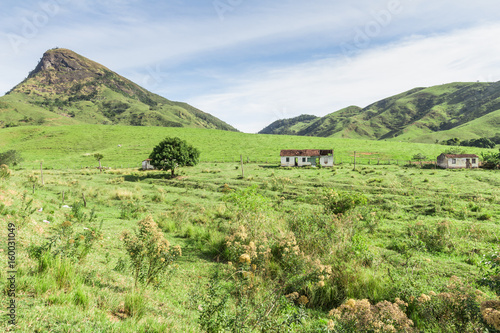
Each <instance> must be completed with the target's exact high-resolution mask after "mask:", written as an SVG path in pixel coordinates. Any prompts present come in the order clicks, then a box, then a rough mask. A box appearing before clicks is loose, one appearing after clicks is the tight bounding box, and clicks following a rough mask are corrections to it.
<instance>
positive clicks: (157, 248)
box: [122, 216, 182, 286]
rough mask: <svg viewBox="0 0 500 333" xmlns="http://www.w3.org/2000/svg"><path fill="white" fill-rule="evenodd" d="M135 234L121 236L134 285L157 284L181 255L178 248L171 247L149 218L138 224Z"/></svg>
mask: <svg viewBox="0 0 500 333" xmlns="http://www.w3.org/2000/svg"><path fill="white" fill-rule="evenodd" d="M137 224H138V226H139V230H137V231H136V232H135V234H132V233H130V232H129V231H124V232H123V234H122V239H123V243H124V245H125V250H126V251H127V253H128V255H129V257H130V261H131V268H132V270H133V272H134V279H135V285H137V283H138V282H140V283H144V284H145V285H146V286H148V285H149V284H151V283H153V282H154V283H155V284H158V283H159V280H158V278H159V277H160V276H161V275H162V274H163V273H165V271H166V269H167V268H168V267H169V266H170V265H171V264H172V263H173V262H174V261H175V260H176V259H177V258H178V257H179V256H181V255H182V251H181V248H180V246H178V245H176V246H173V247H171V246H170V243H169V242H168V241H167V240H166V239H165V237H164V236H163V232H162V231H161V230H160V228H158V225H157V224H156V223H155V221H154V220H153V218H152V217H151V216H148V217H146V218H145V219H144V220H141V221H139V222H138V223H137Z"/></svg>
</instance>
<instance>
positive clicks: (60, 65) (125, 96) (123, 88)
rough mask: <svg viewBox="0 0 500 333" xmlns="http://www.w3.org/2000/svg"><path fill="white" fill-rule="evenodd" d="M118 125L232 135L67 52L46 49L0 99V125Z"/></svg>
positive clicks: (207, 117)
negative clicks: (22, 79)
mask: <svg viewBox="0 0 500 333" xmlns="http://www.w3.org/2000/svg"><path fill="white" fill-rule="evenodd" d="M35 124H37V125H42V124H43V125H69V124H121V125H133V126H164V127H196V128H213V129H221V130H228V131H236V129H235V128H233V127H232V126H230V125H228V124H226V123H225V122H223V121H221V120H220V119H217V118H216V117H214V116H212V115H210V114H208V113H205V112H203V111H201V110H198V109H196V108H195V107H192V106H190V105H188V104H186V103H181V102H173V101H170V100H168V99H166V98H164V97H161V96H159V95H156V94H153V93H151V92H149V91H147V90H145V89H144V88H142V87H140V86H138V85H137V84H135V83H133V82H131V81H130V80H128V79H126V78H124V77H122V76H120V75H118V74H116V73H115V72H113V71H111V70H109V69H108V68H106V67H104V66H102V65H100V64H98V63H96V62H94V61H92V60H89V59H87V58H85V57H83V56H81V55H79V54H76V53H75V52H73V51H70V50H67V49H52V50H49V51H47V52H46V53H45V54H44V55H43V57H42V59H41V60H40V62H39V64H38V65H37V67H36V68H35V69H34V70H33V71H32V72H31V73H30V74H29V76H28V77H27V78H26V79H25V80H24V81H23V82H21V83H20V84H18V85H17V86H16V87H14V88H13V89H12V90H11V91H9V92H8V93H7V95H6V96H4V97H1V98H0V126H1V127H12V126H20V125H35Z"/></svg>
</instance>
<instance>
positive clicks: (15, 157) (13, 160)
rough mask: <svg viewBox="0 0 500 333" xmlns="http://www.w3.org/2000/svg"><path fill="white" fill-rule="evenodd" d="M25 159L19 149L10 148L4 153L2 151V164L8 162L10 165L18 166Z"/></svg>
mask: <svg viewBox="0 0 500 333" xmlns="http://www.w3.org/2000/svg"><path fill="white" fill-rule="evenodd" d="M22 161H23V158H22V157H21V155H20V154H19V153H18V152H17V150H8V151H6V152H4V153H0V164H6V165H10V166H16V165H18V164H19V163H21V162H22Z"/></svg>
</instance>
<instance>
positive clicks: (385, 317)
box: [329, 298, 415, 333]
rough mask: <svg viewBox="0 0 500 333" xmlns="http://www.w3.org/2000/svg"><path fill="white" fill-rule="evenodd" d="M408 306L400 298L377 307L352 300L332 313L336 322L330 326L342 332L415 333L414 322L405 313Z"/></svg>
mask: <svg viewBox="0 0 500 333" xmlns="http://www.w3.org/2000/svg"><path fill="white" fill-rule="evenodd" d="M407 306H408V304H407V303H405V302H403V301H401V300H400V299H398V298H396V301H395V302H394V303H391V302H389V301H382V302H379V303H377V304H375V305H372V304H370V302H369V301H368V300H367V299H362V300H354V299H350V300H348V301H347V302H346V303H345V304H343V305H341V306H340V307H338V308H336V309H333V310H331V311H330V313H329V315H330V316H332V317H333V318H334V320H335V321H336V323H335V324H330V326H331V327H332V328H335V329H337V331H341V332H367V333H368V332H405V333H408V332H414V331H415V330H414V328H413V321H411V320H410V319H409V318H408V317H407V316H406V314H405V312H404V311H405V310H406V307H407ZM337 326H340V327H337Z"/></svg>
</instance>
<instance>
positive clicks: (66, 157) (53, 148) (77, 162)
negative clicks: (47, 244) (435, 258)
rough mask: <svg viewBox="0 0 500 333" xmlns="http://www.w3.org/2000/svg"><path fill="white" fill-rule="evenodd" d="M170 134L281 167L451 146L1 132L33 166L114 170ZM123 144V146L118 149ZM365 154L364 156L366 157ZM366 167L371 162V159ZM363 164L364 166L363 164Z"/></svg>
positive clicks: (92, 128)
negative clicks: (324, 157)
mask: <svg viewBox="0 0 500 333" xmlns="http://www.w3.org/2000/svg"><path fill="white" fill-rule="evenodd" d="M167 136H178V137H180V138H182V139H184V140H187V141H188V142H189V143H191V144H192V145H194V146H195V147H198V148H199V149H200V151H201V159H202V160H204V161H207V160H209V161H215V160H218V161H222V159H224V160H225V161H226V162H227V161H233V160H239V157H240V155H243V157H244V158H245V159H246V158H247V157H248V158H249V159H250V160H252V161H260V162H265V161H268V162H271V163H279V152H280V150H281V149H306V148H317V149H328V148H333V149H334V150H335V158H336V161H337V162H340V161H341V160H342V161H348V160H350V159H351V158H352V155H353V152H354V151H357V152H358V157H359V156H360V154H359V153H373V154H372V155H370V157H371V158H374V159H376V158H381V159H382V160H384V161H383V162H385V161H386V160H387V159H393V160H394V159H397V160H406V161H407V160H408V159H410V158H411V157H412V156H413V155H415V154H418V153H422V154H424V155H425V156H428V157H429V159H430V160H433V159H434V158H435V157H436V156H438V155H439V154H440V153H441V152H443V151H444V150H445V149H446V147H444V146H441V145H430V144H419V143H405V144H404V145H402V144H400V143H398V142H391V141H373V140H346V139H336V138H316V137H298V136H280V135H260V134H245V133H236V132H228V131H218V130H207V129H194V128H161V127H140V126H116V125H115V126H106V125H74V126H59V127H46V126H26V127H15V128H6V129H2V130H0V151H5V150H8V149H16V150H18V151H19V152H21V154H22V156H23V157H24V158H25V160H26V162H24V164H23V165H25V166H26V167H31V166H33V164H35V161H43V162H44V165H46V166H47V167H51V168H68V167H69V168H79V167H82V166H92V165H94V164H95V161H94V159H93V157H92V156H91V155H93V154H94V153H97V152H99V153H102V154H103V155H104V159H103V163H104V165H109V166H113V167H120V166H124V167H125V166H127V167H138V166H140V163H141V161H142V160H144V159H145V158H147V157H148V156H149V153H150V152H151V151H152V148H153V147H154V146H155V145H156V144H158V143H159V142H160V141H161V140H162V139H163V138H165V137H167ZM118 145H121V147H118ZM466 151H467V152H470V153H476V154H480V152H482V151H484V150H482V149H479V148H467V149H466ZM361 155H363V154H361ZM363 157H364V158H365V160H364V163H367V161H366V158H367V157H368V156H367V155H363ZM358 162H363V159H362V160H361V161H359V160H358Z"/></svg>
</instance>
